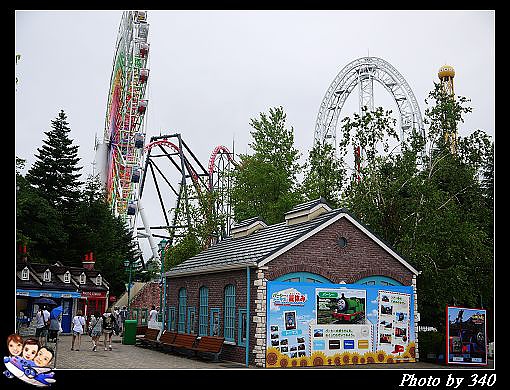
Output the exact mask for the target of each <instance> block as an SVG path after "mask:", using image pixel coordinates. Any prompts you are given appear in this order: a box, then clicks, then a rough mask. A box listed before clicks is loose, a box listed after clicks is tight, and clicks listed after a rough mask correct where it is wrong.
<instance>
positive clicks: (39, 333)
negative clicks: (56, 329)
mask: <svg viewBox="0 0 510 390" xmlns="http://www.w3.org/2000/svg"><path fill="white" fill-rule="evenodd" d="M35 319H36V323H35V337H38V338H39V345H46V342H45V341H46V340H45V338H46V337H47V336H48V328H49V325H48V322H49V320H50V312H49V311H48V310H47V309H46V306H42V307H40V308H39V310H38V311H37V313H36V315H35Z"/></svg>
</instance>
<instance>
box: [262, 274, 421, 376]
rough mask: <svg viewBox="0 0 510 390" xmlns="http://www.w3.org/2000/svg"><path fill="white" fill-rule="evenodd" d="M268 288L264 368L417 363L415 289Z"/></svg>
mask: <svg viewBox="0 0 510 390" xmlns="http://www.w3.org/2000/svg"><path fill="white" fill-rule="evenodd" d="M266 287H267V306H266V307H267V338H266V367H296V366H318V365H331V366H335V365H336V366H338V365H347V364H367V363H396V362H414V361H416V358H415V334H414V291H413V288H412V287H411V286H367V285H357V284H326V283H324V284H322V283H321V284H317V283H292V282H275V281H268V282H267V285H266Z"/></svg>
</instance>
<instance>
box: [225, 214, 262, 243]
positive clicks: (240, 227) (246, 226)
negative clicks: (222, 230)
mask: <svg viewBox="0 0 510 390" xmlns="http://www.w3.org/2000/svg"><path fill="white" fill-rule="evenodd" d="M266 226H267V225H266V224H265V222H264V221H262V220H261V219H260V218H259V217H255V218H250V219H245V220H244V221H241V222H239V223H236V224H234V225H232V227H231V228H230V234H231V235H232V237H233V238H240V237H246V236H249V235H250V234H252V233H255V232H256V231H257V230H260V229H263V228H265V227H266Z"/></svg>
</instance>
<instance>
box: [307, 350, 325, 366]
mask: <svg viewBox="0 0 510 390" xmlns="http://www.w3.org/2000/svg"><path fill="white" fill-rule="evenodd" d="M310 360H311V362H312V366H323V365H324V364H325V363H326V362H327V361H328V357H327V356H326V355H325V354H324V353H323V352H317V351H316V352H314V353H313V354H312V356H310Z"/></svg>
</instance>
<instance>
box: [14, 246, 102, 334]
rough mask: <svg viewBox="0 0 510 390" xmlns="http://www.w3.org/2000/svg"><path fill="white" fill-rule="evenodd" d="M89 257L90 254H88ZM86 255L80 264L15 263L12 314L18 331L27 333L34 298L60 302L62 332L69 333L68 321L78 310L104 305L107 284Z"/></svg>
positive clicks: (31, 319)
mask: <svg viewBox="0 0 510 390" xmlns="http://www.w3.org/2000/svg"><path fill="white" fill-rule="evenodd" d="M90 259H92V255H90ZM90 259H89V256H88V255H87V258H86V260H84V261H83V267H70V266H66V265H64V264H62V263H60V262H56V263H55V264H41V263H32V262H29V261H28V260H27V259H26V258H22V259H21V260H19V261H18V262H17V264H16V315H17V325H18V329H19V330H20V331H21V333H30V332H31V330H30V328H31V327H33V326H34V323H33V318H34V316H35V314H36V312H37V311H38V310H39V306H40V305H39V304H38V303H37V302H38V299H39V298H49V299H51V300H53V301H54V302H55V303H56V304H57V305H61V306H62V308H63V311H62V321H61V325H62V333H64V334H66V333H67V334H68V333H71V331H72V329H71V321H72V318H73V316H74V315H75V314H76V312H77V311H78V310H79V309H80V310H82V312H83V314H84V315H87V313H94V312H95V311H96V310H97V311H99V312H101V313H103V312H104V311H105V309H106V308H107V300H108V292H109V285H108V282H107V281H106V280H105V279H104V278H103V277H102V275H101V272H100V271H98V270H95V269H94V262H95V261H94V260H90Z"/></svg>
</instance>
